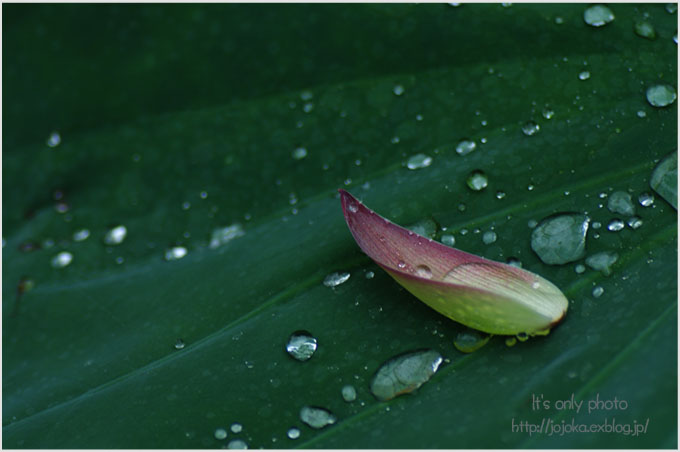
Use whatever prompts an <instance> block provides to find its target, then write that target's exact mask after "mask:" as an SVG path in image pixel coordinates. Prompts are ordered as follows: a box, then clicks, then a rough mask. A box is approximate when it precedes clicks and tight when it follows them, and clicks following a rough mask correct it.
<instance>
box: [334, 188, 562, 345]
mask: <svg viewBox="0 0 680 452" xmlns="http://www.w3.org/2000/svg"><path fill="white" fill-rule="evenodd" d="M339 191H340V199H341V202H342V210H343V213H344V215H345V220H346V221H347V225H348V226H349V230H350V232H351V233H352V235H353V236H354V240H356V242H357V244H358V245H359V247H360V248H361V249H362V250H363V251H364V253H366V254H367V255H368V256H369V257H370V258H371V259H373V260H374V261H375V262H376V263H377V264H378V265H380V266H381V267H382V268H383V269H384V270H385V271H386V272H387V273H389V275H390V276H392V277H393V278H394V279H395V280H396V281H397V282H398V283H399V284H401V285H402V286H404V287H405V288H406V289H407V290H408V291H409V292H411V293H412V294H413V295H415V296H416V297H417V298H418V299H420V300H421V301H423V302H424V303H425V304H427V305H428V306H430V307H431V308H433V309H435V310H436V311H437V312H439V313H441V314H443V315H445V316H447V317H449V318H451V319H453V320H455V321H457V322H459V323H462V324H464V325H466V326H469V327H470V328H474V329H477V330H480V331H484V332H487V333H491V334H507V335H516V334H519V333H527V334H530V335H536V334H547V332H548V331H549V329H550V328H551V327H552V326H553V325H555V324H557V323H559V322H560V321H561V320H562V318H563V317H564V315H565V314H566V312H567V307H568V305H569V302H568V301H567V299H566V298H565V296H564V295H563V294H562V292H561V291H560V290H559V289H558V288H557V287H556V286H555V285H554V284H552V283H551V282H549V281H548V280H546V279H544V278H542V277H540V276H538V275H536V274H534V273H531V272H529V271H527V270H523V269H521V268H517V267H513V266H511V265H507V264H503V263H500V262H494V261H491V260H488V259H484V258H482V257H479V256H475V255H474V254H470V253H466V252H463V251H460V250H457V249H455V248H451V247H448V246H445V245H442V244H441V243H438V242H435V241H433V240H431V239H428V238H426V237H423V236H420V235H418V234H416V233H414V232H413V231H409V230H407V229H405V228H402V227H401V226H398V225H396V224H394V223H392V222H390V221H389V220H387V219H385V218H383V217H381V216H379V215H378V214H376V213H375V212H373V211H372V210H370V209H368V208H367V207H366V206H364V205H363V204H362V203H360V202H359V201H358V200H357V199H356V198H354V197H353V196H352V195H350V194H349V193H348V192H347V191H345V190H342V189H341V190H339Z"/></svg>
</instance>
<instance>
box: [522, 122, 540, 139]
mask: <svg viewBox="0 0 680 452" xmlns="http://www.w3.org/2000/svg"><path fill="white" fill-rule="evenodd" d="M539 130H541V127H540V126H539V125H538V124H536V123H535V122H534V121H527V122H526V123H524V125H523V126H522V133H524V135H526V136H528V137H530V136H532V135H536V134H537V133H538V131H539Z"/></svg>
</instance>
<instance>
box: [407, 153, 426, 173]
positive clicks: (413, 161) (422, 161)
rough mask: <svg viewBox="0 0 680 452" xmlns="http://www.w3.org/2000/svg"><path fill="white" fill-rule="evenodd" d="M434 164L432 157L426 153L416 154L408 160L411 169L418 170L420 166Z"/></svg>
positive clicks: (424, 166) (408, 166)
mask: <svg viewBox="0 0 680 452" xmlns="http://www.w3.org/2000/svg"><path fill="white" fill-rule="evenodd" d="M431 164H432V157H430V156H428V155H425V154H416V155H412V156H411V157H409V159H408V160H407V161H406V167H407V168H408V169H410V170H417V169H420V168H427V167H428V166H430V165H431Z"/></svg>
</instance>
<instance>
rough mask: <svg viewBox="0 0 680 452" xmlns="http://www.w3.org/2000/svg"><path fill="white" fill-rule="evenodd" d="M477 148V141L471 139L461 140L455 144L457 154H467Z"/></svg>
mask: <svg viewBox="0 0 680 452" xmlns="http://www.w3.org/2000/svg"><path fill="white" fill-rule="evenodd" d="M476 148H477V143H475V142H474V141H472V140H461V141H459V142H458V144H457V145H456V152H457V153H458V155H467V154H469V153H470V152H472V151H474V150H475V149H476Z"/></svg>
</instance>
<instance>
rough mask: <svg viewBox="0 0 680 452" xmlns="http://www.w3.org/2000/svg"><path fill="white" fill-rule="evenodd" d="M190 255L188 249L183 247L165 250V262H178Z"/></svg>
mask: <svg viewBox="0 0 680 452" xmlns="http://www.w3.org/2000/svg"><path fill="white" fill-rule="evenodd" d="M187 253H188V251H187V249H186V248H185V247H183V246H173V247H172V248H168V249H167V250H165V260H166V261H176V260H179V259H182V258H183V257H184V256H186V255H187Z"/></svg>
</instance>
